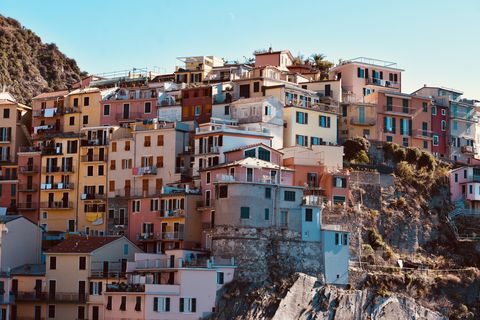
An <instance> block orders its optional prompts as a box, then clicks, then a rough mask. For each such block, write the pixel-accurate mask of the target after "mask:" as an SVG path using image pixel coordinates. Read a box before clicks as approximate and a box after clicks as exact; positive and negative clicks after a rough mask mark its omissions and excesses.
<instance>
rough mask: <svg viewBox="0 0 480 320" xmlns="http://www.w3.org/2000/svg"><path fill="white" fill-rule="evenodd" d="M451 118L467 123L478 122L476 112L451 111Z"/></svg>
mask: <svg viewBox="0 0 480 320" xmlns="http://www.w3.org/2000/svg"><path fill="white" fill-rule="evenodd" d="M450 117H451V118H452V119H455V120H460V121H466V122H473V123H477V122H478V117H477V116H476V115H475V112H462V111H457V112H454V111H451V112H450Z"/></svg>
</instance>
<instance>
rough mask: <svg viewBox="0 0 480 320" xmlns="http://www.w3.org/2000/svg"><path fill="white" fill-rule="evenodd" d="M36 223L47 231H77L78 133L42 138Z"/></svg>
mask: <svg viewBox="0 0 480 320" xmlns="http://www.w3.org/2000/svg"><path fill="white" fill-rule="evenodd" d="M41 144H42V159H41V177H40V224H41V225H42V226H44V227H45V229H46V230H47V231H63V232H65V231H69V232H74V231H76V230H77V201H76V200H77V198H78V188H76V186H77V185H78V178H77V177H78V163H79V149H80V148H79V144H80V139H79V135H78V134H75V133H64V134H61V135H56V136H54V137H51V138H50V137H48V136H45V137H43V140H42V142H41Z"/></svg>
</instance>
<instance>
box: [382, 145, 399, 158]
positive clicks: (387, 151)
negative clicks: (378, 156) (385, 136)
mask: <svg viewBox="0 0 480 320" xmlns="http://www.w3.org/2000/svg"><path fill="white" fill-rule="evenodd" d="M397 149H398V144H395V143H393V142H387V143H385V144H384V145H383V155H384V158H385V160H387V161H388V160H393V154H394V153H395V150H397Z"/></svg>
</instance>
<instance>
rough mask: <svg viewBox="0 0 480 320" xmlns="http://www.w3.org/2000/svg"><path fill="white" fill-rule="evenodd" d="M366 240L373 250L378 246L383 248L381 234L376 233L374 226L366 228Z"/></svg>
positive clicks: (383, 243)
mask: <svg viewBox="0 0 480 320" xmlns="http://www.w3.org/2000/svg"><path fill="white" fill-rule="evenodd" d="M368 242H369V243H370V245H371V246H372V248H373V249H375V250H376V249H378V248H383V247H384V246H385V242H384V241H383V238H382V235H381V234H380V233H378V231H377V229H375V228H370V229H369V230H368Z"/></svg>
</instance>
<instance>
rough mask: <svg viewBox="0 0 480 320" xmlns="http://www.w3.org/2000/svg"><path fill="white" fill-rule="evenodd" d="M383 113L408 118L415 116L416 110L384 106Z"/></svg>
mask: <svg viewBox="0 0 480 320" xmlns="http://www.w3.org/2000/svg"><path fill="white" fill-rule="evenodd" d="M383 111H384V113H394V114H400V115H408V116H413V114H414V113H415V109H413V108H410V107H404V106H396V105H384V106H383Z"/></svg>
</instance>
